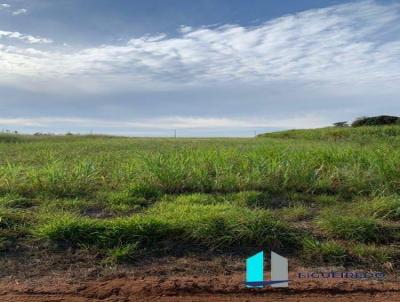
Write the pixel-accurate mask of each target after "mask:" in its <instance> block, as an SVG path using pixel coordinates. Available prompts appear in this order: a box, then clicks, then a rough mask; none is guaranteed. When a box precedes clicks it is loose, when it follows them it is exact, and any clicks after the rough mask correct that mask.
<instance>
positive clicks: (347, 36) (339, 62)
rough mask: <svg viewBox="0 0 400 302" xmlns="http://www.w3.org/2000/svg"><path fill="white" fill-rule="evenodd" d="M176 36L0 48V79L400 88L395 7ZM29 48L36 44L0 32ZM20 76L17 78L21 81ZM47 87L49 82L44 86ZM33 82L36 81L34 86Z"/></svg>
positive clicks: (117, 85)
mask: <svg viewBox="0 0 400 302" xmlns="http://www.w3.org/2000/svg"><path fill="white" fill-rule="evenodd" d="M180 32H181V34H180V35H179V36H178V37H173V38H169V37H167V36H165V35H163V34H160V35H156V36H145V37H141V38H134V39H131V40H129V41H128V42H127V43H126V44H123V45H101V46H99V47H93V48H86V49H76V50H73V51H71V50H70V48H69V49H68V52H63V51H61V50H60V49H59V48H51V47H49V48H47V49H46V50H43V49H40V50H38V49H36V50H35V49H32V48H31V47H30V48H26V47H23V46H15V45H11V44H5V42H4V41H3V45H0V58H1V59H2V60H0V83H3V84H6V85H14V86H21V85H23V86H24V88H29V89H41V90H43V89H44V90H47V89H57V90H63V91H70V90H73V91H75V90H76V89H71V87H73V88H77V89H84V90H88V91H91V92H99V91H104V90H114V91H119V90H121V89H123V90H138V89H150V90H156V89H168V88H177V87H179V88H182V87H185V86H186V87H187V86H205V85H218V84H221V83H239V84H243V85H264V84H265V83H269V82H273V81H301V82H305V83H318V84H319V85H327V86H330V87H334V88H335V89H336V87H340V85H342V84H346V85H351V87H354V88H356V87H358V86H361V87H369V86H370V84H371V83H377V82H380V83H385V87H386V88H388V89H394V88H396V87H398V86H399V84H400V60H399V57H400V5H399V4H378V3H377V2H374V1H363V2H355V3H348V4H342V5H337V6H332V7H328V8H322V9H313V10H308V11H305V12H302V13H299V14H295V15H288V16H284V17H281V18H277V19H274V20H271V21H269V22H266V23H264V24H261V25H259V26H254V27H243V26H239V25H224V26H219V27H201V28H191V27H188V26H182V27H181V28H180ZM1 36H3V37H4V36H6V37H8V38H16V39H19V40H23V41H25V42H28V43H31V44H43V43H50V42H51V40H49V39H44V38H37V37H32V36H29V35H22V34H20V33H17V32H16V33H11V32H4V31H3V32H0V37H1ZM21 79H23V80H24V81H21ZM49 82H52V85H49ZM40 83H43V84H42V85H41V84H40Z"/></svg>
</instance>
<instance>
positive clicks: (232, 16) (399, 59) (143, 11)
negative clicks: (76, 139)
mask: <svg viewBox="0 0 400 302" xmlns="http://www.w3.org/2000/svg"><path fill="white" fill-rule="evenodd" d="M1 1H4V2H1ZM399 87H400V1H398V0H397V1H396V0H393V1H391V0H388V1H383V0H382V1H378V0H376V1H372V0H371V1H369V0H367V1H330V0H318V1H314V0H309V1H308V0H296V1H293V0H280V1H265V0H252V1H242V0H218V1H217V0H196V1H187V0H146V1H136V0H130V1H127V0H126V1H123V0H113V1H111V0H0V130H1V129H10V130H18V131H21V132H27V133H32V132H37V131H42V132H48V131H49V132H56V133H65V132H67V131H71V132H79V133H88V132H94V133H113V134H121V135H132V136H134V135H135V136H136V135H137V136H170V135H172V134H173V131H174V129H177V132H178V135H181V136H251V135H254V131H257V132H262V131H271V130H277V129H287V128H313V127H320V126H326V125H329V124H330V123H332V122H335V121H342V120H353V119H354V118H356V117H358V116H363V115H375V114H393V115H400V88H399Z"/></svg>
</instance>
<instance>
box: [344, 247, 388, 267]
mask: <svg viewBox="0 0 400 302" xmlns="http://www.w3.org/2000/svg"><path fill="white" fill-rule="evenodd" d="M350 253H351V254H352V256H354V257H355V258H356V259H358V260H359V261H361V262H362V263H365V264H368V263H375V264H380V265H382V264H384V263H388V262H390V261H392V260H393V258H394V257H395V253H394V250H393V248H391V247H388V246H378V245H375V244H362V243H357V244H354V245H352V246H351V249H350Z"/></svg>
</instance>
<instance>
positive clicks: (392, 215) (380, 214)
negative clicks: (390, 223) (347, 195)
mask: <svg viewBox="0 0 400 302" xmlns="http://www.w3.org/2000/svg"><path fill="white" fill-rule="evenodd" d="M358 210H359V211H360V212H361V213H363V214H364V215H367V216H372V217H375V218H382V219H390V220H399V219H400V197H399V196H398V195H392V196H381V197H375V198H374V199H372V200H368V199H367V200H364V201H363V202H361V204H360V206H359V207H358Z"/></svg>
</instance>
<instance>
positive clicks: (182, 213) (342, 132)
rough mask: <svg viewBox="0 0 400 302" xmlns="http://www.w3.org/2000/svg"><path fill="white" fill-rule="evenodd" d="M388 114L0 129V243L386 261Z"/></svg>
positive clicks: (392, 199)
mask: <svg viewBox="0 0 400 302" xmlns="http://www.w3.org/2000/svg"><path fill="white" fill-rule="evenodd" d="M399 137H400V126H382V127H357V128H352V127H338V128H335V127H332V128H324V129H315V130H295V131H286V132H278V133H270V134H264V135H260V136H259V137H258V138H256V139H139V138H117V137H103V136H76V135H66V136H23V135H15V134H2V135H0V251H1V252H2V253H4V254H7V253H12V252H13V251H15V250H16V249H18V247H19V246H20V245H21V244H23V245H24V246H25V247H29V246H30V245H39V246H41V248H43V249H50V250H54V251H55V250H56V249H61V250H63V249H66V248H72V249H81V248H85V249H86V248H89V249H93V250H95V251H96V252H97V253H99V254H100V255H102V257H103V260H104V261H107V262H110V263H115V262H120V261H134V260H135V259H137V258H138V257H139V256H141V255H143V254H144V253H146V254H149V253H151V254H153V255H165V254H178V255H181V254H185V253H186V252H190V253H191V252H198V251H204V250H209V251H211V252H215V253H217V252H218V253H250V252H252V251H253V252H254V251H257V250H259V249H270V248H271V249H274V250H276V251H278V252H281V253H285V255H289V256H290V257H294V258H297V259H298V261H300V262H303V263H304V264H308V265H311V264H312V265H316V264H340V265H350V264H351V265H363V266H368V267H371V266H375V265H382V264H383V263H390V264H391V267H396V266H398V265H399V264H398V255H397V254H396V252H395V249H394V248H393V246H395V245H396V244H398V243H399V240H400V228H399V225H398V219H399V217H400V186H399V183H400V170H399V169H400V168H399V165H398V163H399V162H400V148H398V147H399V146H400V139H399Z"/></svg>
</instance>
